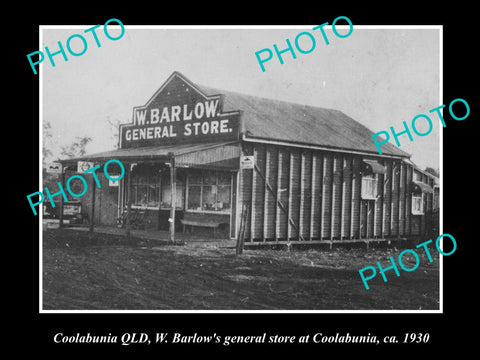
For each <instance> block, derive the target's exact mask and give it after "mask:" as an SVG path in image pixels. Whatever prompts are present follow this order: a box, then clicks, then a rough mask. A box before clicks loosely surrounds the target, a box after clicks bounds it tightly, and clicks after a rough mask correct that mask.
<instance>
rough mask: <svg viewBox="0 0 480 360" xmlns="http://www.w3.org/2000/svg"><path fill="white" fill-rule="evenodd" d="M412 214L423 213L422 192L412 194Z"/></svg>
mask: <svg viewBox="0 0 480 360" xmlns="http://www.w3.org/2000/svg"><path fill="white" fill-rule="evenodd" d="M412 214H413V215H423V193H421V194H412Z"/></svg>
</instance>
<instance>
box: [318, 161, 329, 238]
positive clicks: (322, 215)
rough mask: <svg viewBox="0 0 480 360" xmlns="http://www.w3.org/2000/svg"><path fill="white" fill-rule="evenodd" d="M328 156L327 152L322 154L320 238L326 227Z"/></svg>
mask: <svg viewBox="0 0 480 360" xmlns="http://www.w3.org/2000/svg"><path fill="white" fill-rule="evenodd" d="M326 164H327V156H326V155H325V154H323V155H322V173H321V175H320V179H321V180H322V184H321V186H320V193H321V197H322V199H321V206H320V221H319V224H318V227H319V235H320V240H322V238H323V229H324V228H325V226H324V221H323V220H325V219H324V218H323V217H324V215H325V194H326V191H327V186H326V185H325V174H326V172H327V169H326V167H327V165H326Z"/></svg>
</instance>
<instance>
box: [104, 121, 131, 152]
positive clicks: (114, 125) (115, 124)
mask: <svg viewBox="0 0 480 360" xmlns="http://www.w3.org/2000/svg"><path fill="white" fill-rule="evenodd" d="M127 122H128V121H127ZM107 123H108V125H109V126H110V129H111V130H112V134H111V135H110V137H111V138H112V139H114V140H115V145H114V147H115V149H117V148H118V144H119V137H120V124H121V122H120V120H118V119H117V120H111V119H110V116H107Z"/></svg>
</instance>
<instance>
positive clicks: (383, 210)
mask: <svg viewBox="0 0 480 360" xmlns="http://www.w3.org/2000/svg"><path fill="white" fill-rule="evenodd" d="M383 166H384V167H385V168H386V167H387V163H386V160H384V161H383ZM382 178H383V184H382V185H383V186H382V209H381V216H382V223H381V224H380V237H381V238H383V237H384V236H385V231H384V228H385V206H386V205H385V193H386V192H387V174H386V173H385V174H383V175H382Z"/></svg>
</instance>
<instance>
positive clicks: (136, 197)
mask: <svg viewBox="0 0 480 360" xmlns="http://www.w3.org/2000/svg"><path fill="white" fill-rule="evenodd" d="M159 194H160V187H159V184H158V178H157V177H156V176H151V175H140V174H134V176H133V177H132V205H133V206H141V207H158V201H159Z"/></svg>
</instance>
